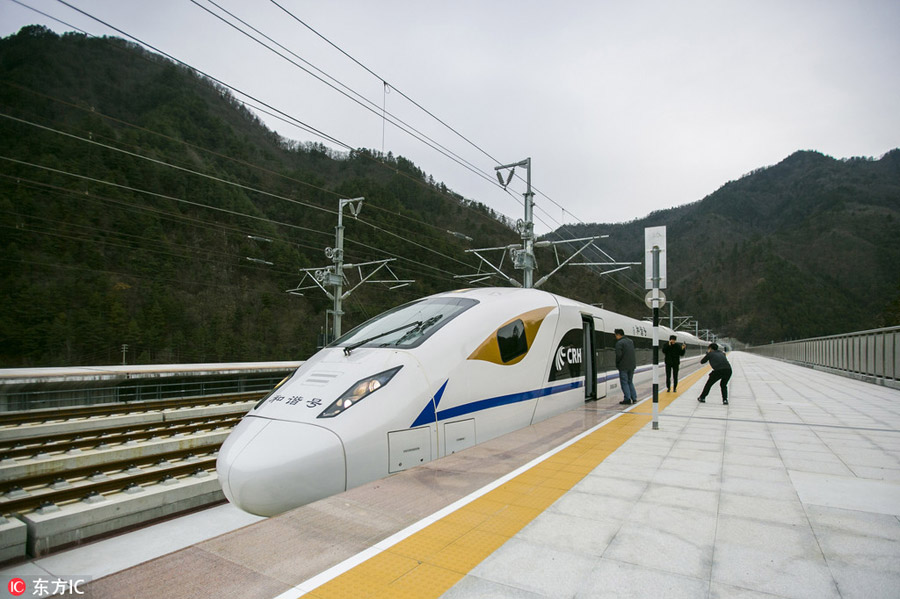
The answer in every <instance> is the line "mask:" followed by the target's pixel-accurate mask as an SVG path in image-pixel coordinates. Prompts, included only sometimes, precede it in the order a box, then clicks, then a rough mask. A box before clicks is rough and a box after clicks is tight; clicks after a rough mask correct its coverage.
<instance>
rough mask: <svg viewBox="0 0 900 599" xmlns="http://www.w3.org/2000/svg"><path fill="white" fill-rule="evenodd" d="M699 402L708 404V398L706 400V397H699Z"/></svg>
mask: <svg viewBox="0 0 900 599" xmlns="http://www.w3.org/2000/svg"><path fill="white" fill-rule="evenodd" d="M697 401H699V402H700V403H706V398H705V397H698V398H697Z"/></svg>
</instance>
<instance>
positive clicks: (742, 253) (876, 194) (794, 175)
mask: <svg viewBox="0 0 900 599" xmlns="http://www.w3.org/2000/svg"><path fill="white" fill-rule="evenodd" d="M659 225H666V226H667V244H668V254H669V255H668V269H669V270H668V274H669V277H670V285H669V288H668V289H667V290H666V294H667V297H669V298H671V299H673V301H674V302H675V305H676V307H677V308H678V310H679V311H680V312H682V313H687V314H692V315H693V316H694V317H695V318H698V319H699V320H700V322H701V323H703V326H705V327H709V328H711V329H714V330H716V331H717V332H719V334H721V335H728V336H731V337H736V338H738V339H741V340H743V341H746V342H752V343H768V342H769V341H772V340H775V341H780V340H784V339H796V338H804V337H813V336H820V335H829V334H835V333H842V332H849V331H855V330H863V329H870V328H876V327H880V326H888V325H897V324H900V310H898V304H900V270H898V268H897V264H900V150H893V151H891V152H888V153H887V154H886V155H885V156H883V157H882V158H881V159H879V160H872V159H863V158H860V159H851V160H846V161H839V160H835V159H833V158H829V157H827V156H824V155H822V154H820V153H817V152H809V151H804V152H797V153H795V154H793V155H791V156H789V157H787V158H785V159H784V160H783V161H782V162H780V163H779V164H777V165H774V166H771V167H768V168H762V169H758V170H756V171H754V172H752V173H749V174H748V175H746V176H744V177H742V178H741V179H740V180H737V181H732V182H730V183H727V184H726V185H724V186H722V187H721V188H720V189H719V190H717V191H716V192H714V193H712V194H710V195H709V196H707V197H706V198H704V199H703V200H701V201H699V202H695V203H693V204H690V205H687V206H681V207H679V208H673V209H670V210H665V211H660V212H656V213H653V214H651V215H649V216H647V217H646V218H643V219H639V220H636V221H633V222H630V223H625V224H616V225H609V224H594V225H579V226H571V227H567V228H566V231H565V234H567V235H568V234H571V235H576V236H583V235H589V234H593V233H594V232H600V231H603V232H607V233H611V235H610V240H609V243H608V244H607V245H608V247H609V248H610V250H611V251H612V252H613V253H614V255H615V256H616V257H617V258H619V259H621V260H640V259H641V255H642V253H643V229H644V227H648V226H659Z"/></svg>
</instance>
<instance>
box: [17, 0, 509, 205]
mask: <svg viewBox="0 0 900 599" xmlns="http://www.w3.org/2000/svg"><path fill="white" fill-rule="evenodd" d="M57 2H59V3H60V4H63V5H64V6H67V7H69V8H70V9H72V10H75V11H77V12H79V13H80V14H82V15H84V16H86V17H88V18H89V19H92V20H94V21H96V22H98V23H100V24H101V25H104V26H106V27H109V28H110V29H112V30H114V31H116V32H117V33H120V34H121V35H123V36H125V37H127V38H129V39H131V40H133V41H134V42H135V43H137V44H139V45H141V46H144V47H146V48H149V49H151V50H153V51H155V52H157V53H158V54H160V55H162V56H165V57H166V58H168V59H169V60H172V61H173V62H175V63H177V64H179V65H181V66H183V67H184V68H186V69H189V70H191V71H193V72H195V73H197V74H199V75H202V76H203V77H206V78H207V79H208V80H210V81H213V82H214V83H216V84H218V85H220V86H222V87H223V88H226V89H229V90H231V91H233V92H235V93H237V94H239V95H240V96H243V97H244V98H248V99H249V100H250V101H251V102H255V103H256V105H253V107H254V109H255V110H260V111H262V112H264V113H266V114H269V115H270V116H274V117H276V118H278V119H279V120H282V121H284V122H285V123H288V124H291V125H293V126H298V127H300V128H301V129H302V130H304V131H306V132H308V133H311V134H313V135H316V136H318V137H321V138H322V139H325V140H326V141H330V142H332V143H335V144H336V145H338V146H340V147H343V148H344V149H346V150H347V151H349V152H351V153H352V152H354V150H353V148H352V146H350V145H349V144H346V143H345V142H342V141H340V140H338V139H337V138H334V137H332V136H330V135H328V134H325V133H324V132H322V131H319V130H318V129H315V128H314V127H311V126H310V125H307V124H306V123H303V122H302V121H300V120H299V119H296V118H294V117H292V116H291V115H289V114H287V113H285V112H283V111H281V110H279V109H277V108H275V107H273V106H271V105H269V104H267V103H266V102H263V101H262V100H259V99H258V98H256V97H254V96H252V95H251V94H248V93H246V92H244V91H242V90H240V89H239V88H236V87H234V86H231V85H229V84H227V83H225V82H224V81H221V80H219V79H217V78H215V77H213V76H211V75H209V74H208V73H205V72H204V71H202V70H200V69H197V68H195V67H193V66H191V65H189V64H187V63H185V62H184V61H181V60H179V59H177V58H175V57H174V56H172V55H170V54H168V53H166V52H164V51H162V50H160V49H159V48H156V47H155V46H153V45H151V44H149V43H147V42H145V41H143V40H141V39H140V38H138V37H136V36H133V35H131V34H129V33H127V32H125V31H123V30H121V29H119V28H117V27H115V26H113V25H111V24H109V23H107V22H106V21H104V20H102V19H100V18H98V17H96V16H94V15H92V14H90V13H88V12H86V11H84V10H81V9H79V8H77V7H75V6H73V5H71V4H70V3H68V2H66V1H65V0H57ZM17 3H18V4H20V5H22V6H24V7H26V8H29V9H31V10H35V11H36V12H39V13H40V14H43V13H41V11H37V10H36V9H33V8H32V7H30V6H28V5H27V4H24V3H22V2H19V1H18V0H17ZM54 20H57V21H59V22H63V21H60V20H59V19H54ZM76 29H77V28H76ZM78 30H79V31H83V30H81V29H78ZM88 35H89V34H88ZM258 105H262V106H265V107H267V108H268V109H270V110H271V111H274V112H269V111H267V110H265V109H261V108H260V107H259V106H258ZM364 155H367V156H368V154H364ZM378 162H380V161H378ZM385 166H387V165H385ZM488 181H489V182H490V184H491V185H496V183H494V181H493V180H492V179H490V178H488ZM504 191H505V192H506V193H507V194H508V195H510V196H512V197H513V198H514V199H516V200H517V201H519V203H522V202H521V200H518V198H516V197H515V196H513V195H512V194H511V193H509V192H508V191H507V190H504ZM475 213H476V214H480V213H478V212H477V211H475Z"/></svg>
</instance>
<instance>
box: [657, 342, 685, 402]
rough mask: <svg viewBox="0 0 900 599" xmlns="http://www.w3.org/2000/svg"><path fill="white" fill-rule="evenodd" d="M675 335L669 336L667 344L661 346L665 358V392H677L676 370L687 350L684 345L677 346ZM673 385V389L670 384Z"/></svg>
mask: <svg viewBox="0 0 900 599" xmlns="http://www.w3.org/2000/svg"><path fill="white" fill-rule="evenodd" d="M677 341H678V338H677V337H676V336H675V335H669V343H667V344H666V345H663V348H662V352H663V355H665V356H666V391H668V390H669V389H670V388H671V389H672V391H678V368H679V367H680V366H681V356H683V355H684V351H685V350H686V349H687V345H685V344H684V343H682V344H680V345H679V344H678V343H677ZM673 382H674V383H675V386H674V388H673V387H672V383H673Z"/></svg>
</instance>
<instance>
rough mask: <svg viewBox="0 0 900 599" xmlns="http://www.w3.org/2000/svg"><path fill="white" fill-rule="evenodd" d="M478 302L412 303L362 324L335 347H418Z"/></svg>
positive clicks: (442, 300)
mask: <svg viewBox="0 0 900 599" xmlns="http://www.w3.org/2000/svg"><path fill="white" fill-rule="evenodd" d="M477 303H478V301H477V300H473V299H468V298H456V297H437V298H432V299H426V300H419V301H416V302H412V303H409V304H406V305H403V306H400V307H398V308H394V309H393V310H389V311H388V312H385V313H384V314H381V315H379V316H376V317H375V318H373V319H372V320H369V321H368V322H365V323H363V324H361V325H360V326H358V327H356V328H355V329H353V330H352V331H350V332H349V333H347V334H346V335H344V336H342V337H341V338H340V339H338V340H337V341H335V342H334V344H333V346H337V347H344V348H345V349H347V348H349V349H355V348H357V347H402V348H411V347H417V346H419V345H421V344H422V343H423V342H424V341H425V340H426V339H428V338H429V337H431V335H433V334H434V333H435V331H437V330H438V329H440V328H441V327H442V326H444V325H445V324H447V323H448V322H450V321H451V320H453V319H454V318H456V317H457V316H459V315H460V314H462V313H463V312H465V311H466V310H468V309H469V308H471V307H472V306H474V305H475V304H477Z"/></svg>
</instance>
